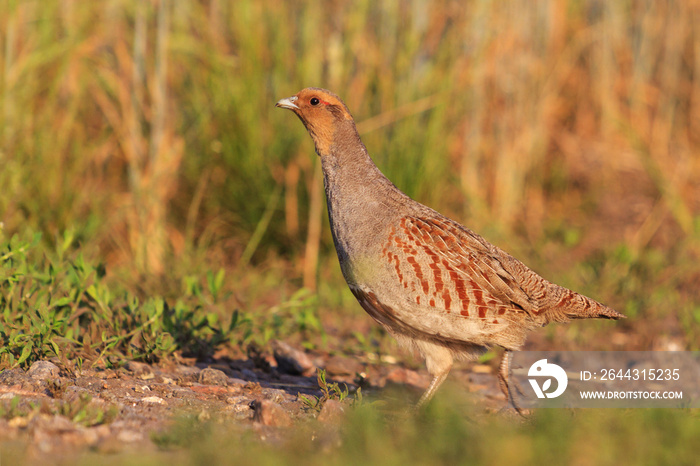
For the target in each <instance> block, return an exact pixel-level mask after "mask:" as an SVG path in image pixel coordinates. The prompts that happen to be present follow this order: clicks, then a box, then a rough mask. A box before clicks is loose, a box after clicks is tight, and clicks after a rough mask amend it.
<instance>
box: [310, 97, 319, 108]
mask: <svg viewBox="0 0 700 466" xmlns="http://www.w3.org/2000/svg"><path fill="white" fill-rule="evenodd" d="M309 102H310V103H311V105H314V106H315V105H318V104H319V103H320V102H321V101H320V100H318V98H316V97H312V98H311V100H310V101H309Z"/></svg>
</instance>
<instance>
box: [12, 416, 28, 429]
mask: <svg viewBox="0 0 700 466" xmlns="http://www.w3.org/2000/svg"><path fill="white" fill-rule="evenodd" d="M28 424H29V418H28V417H25V416H17V417H13V418H12V419H10V420H9V421H8V423H7V425H9V426H10V427H15V428H19V429H24V428H25V427H27V425H28Z"/></svg>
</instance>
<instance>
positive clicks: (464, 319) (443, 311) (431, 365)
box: [276, 88, 625, 408]
mask: <svg viewBox="0 0 700 466" xmlns="http://www.w3.org/2000/svg"><path fill="white" fill-rule="evenodd" d="M276 106H277V107H282V108H287V109H289V110H291V111H292V112H294V113H295V114H296V115H297V116H298V117H299V118H300V119H301V121H302V122H303V123H304V126H305V127H306V129H307V130H308V132H309V134H310V135H311V138H312V139H313V141H314V144H315V146H316V152H317V153H318V155H319V156H320V157H321V165H322V167H323V180H324V185H325V190H326V198H327V200H328V216H329V218H330V226H331V232H332V234H333V241H334V243H335V248H336V251H337V253H338V260H339V261H340V268H341V270H342V273H343V276H344V277H345V280H346V281H347V283H348V286H349V287H350V290H351V291H352V293H353V294H354V295H355V297H356V298H357V300H358V301H359V303H360V305H361V306H362V307H363V308H364V310H365V311H367V313H368V314H369V315H370V316H372V317H373V318H374V319H375V320H376V321H377V322H378V323H379V324H381V325H382V326H383V327H384V328H385V329H386V330H387V331H388V332H389V333H390V334H391V335H393V336H394V337H395V338H396V339H397V340H398V342H399V344H400V345H401V346H404V347H408V348H412V349H415V350H417V351H418V352H419V353H420V354H421V355H422V356H423V357H424V358H425V362H426V365H427V368H428V372H429V373H430V374H431V375H432V377H433V379H432V382H431V383H430V386H429V387H428V389H427V390H426V391H425V393H424V394H423V396H422V397H421V398H420V400H419V402H418V406H420V405H422V404H423V403H425V402H426V401H428V400H430V399H431V398H432V397H433V395H434V394H435V391H436V390H437V389H438V387H439V386H440V385H441V384H442V382H443V381H444V380H445V378H446V377H447V374H448V373H449V371H450V369H451V368H452V364H453V362H454V360H460V359H466V360H473V359H475V358H477V357H478V356H479V355H481V354H483V353H484V352H485V351H486V350H487V349H488V348H489V347H491V346H494V345H499V346H502V347H503V348H505V350H506V351H505V353H504V357H503V360H502V362H501V366H500V371H499V382H500V385H501V389H502V390H503V392H504V394H505V395H506V400H507V401H508V402H510V403H512V404H513V406H515V407H516V408H518V407H517V405H515V401H514V399H513V396H512V391H511V389H510V384H509V380H508V375H509V370H510V356H511V353H510V352H511V351H513V350H517V349H519V348H520V347H521V346H522V345H523V343H524V342H525V337H526V333H527V332H528V331H529V330H532V329H535V328H537V327H541V326H543V325H546V324H548V323H550V322H566V321H568V320H570V319H584V318H606V319H619V318H622V317H625V316H624V315H622V314H620V313H619V312H617V311H615V310H613V309H611V308H609V307H607V306H604V305H603V304H600V303H598V302H596V301H594V300H592V299H590V298H587V297H585V296H582V295H580V294H578V293H575V292H573V291H571V290H568V289H566V288H563V287H561V286H558V285H555V284H554V283H551V282H549V281H547V280H545V279H544V278H542V277H540V276H539V275H537V274H536V273H535V272H533V271H532V270H530V269H529V268H528V267H526V266H525V265H524V264H523V263H522V262H520V261H518V260H517V259H515V258H513V257H512V256H510V255H509V254H507V253H506V252H504V251H502V250H501V249H499V248H497V247H496V246H494V245H492V244H491V243H489V242H488V241H486V240H485V239H484V238H482V237H481V236H479V235H477V234H476V233H474V232H473V231H471V230H469V229H468V228H465V227H464V226H462V225H460V224H459V223H457V222H455V221H453V220H450V219H449V218H447V217H445V216H443V215H441V214H439V213H438V212H436V211H435V210H433V209H431V208H429V207H426V206H424V205H423V204H420V203H418V202H416V201H414V200H413V199H411V198H410V197H408V196H407V195H406V194H404V193H403V192H401V191H400V190H399V189H398V188H397V187H396V186H394V184H393V183H392V182H391V181H389V179H388V178H387V177H386V176H384V175H383V174H382V172H381V171H379V169H378V168H377V166H376V165H375V164H374V162H373V161H372V159H371V158H370V156H369V154H368V153H367V149H366V148H365V145H364V144H363V143H362V141H361V140H360V136H359V134H358V132H357V129H356V127H355V122H354V120H353V118H352V116H351V115H350V112H349V110H348V108H347V107H346V106H345V104H344V103H343V102H342V101H341V100H340V98H339V97H338V96H336V95H335V94H333V93H332V92H330V91H327V90H325V89H318V88H307V89H303V90H302V91H300V92H299V93H298V94H296V95H294V96H292V97H289V98H287V99H282V100H280V101H279V102H277V105H276Z"/></svg>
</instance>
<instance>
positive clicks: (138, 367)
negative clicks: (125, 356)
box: [124, 361, 151, 374]
mask: <svg viewBox="0 0 700 466" xmlns="http://www.w3.org/2000/svg"><path fill="white" fill-rule="evenodd" d="M124 367H125V368H126V370H128V371H129V372H134V373H136V374H144V373H147V372H151V367H150V366H149V365H148V364H146V363H143V362H138V361H128V362H127V363H126V365H125V366H124Z"/></svg>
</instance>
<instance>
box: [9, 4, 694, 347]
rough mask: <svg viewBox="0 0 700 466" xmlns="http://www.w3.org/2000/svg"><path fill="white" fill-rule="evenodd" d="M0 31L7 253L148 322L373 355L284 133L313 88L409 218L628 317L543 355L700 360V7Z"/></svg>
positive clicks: (443, 12)
mask: <svg viewBox="0 0 700 466" xmlns="http://www.w3.org/2000/svg"><path fill="white" fill-rule="evenodd" d="M2 9H3V12H2V15H0V44H1V46H0V122H1V124H0V222H2V223H1V224H0V225H1V226H0V236H2V237H3V238H5V239H7V238H10V237H12V236H13V235H15V234H17V235H20V236H21V235H30V234H33V233H36V232H39V233H42V237H41V238H42V239H41V245H42V246H41V247H44V248H47V249H56V248H59V249H61V250H63V249H71V250H74V251H79V252H80V254H82V255H84V256H85V257H89V258H91V260H94V261H98V262H99V263H101V264H103V266H104V270H105V273H106V278H105V280H108V281H110V282H113V283H117V284H118V285H115V286H118V287H121V288H123V289H126V290H129V292H130V293H134V294H135V295H137V296H142V297H145V296H152V295H156V294H157V295H159V296H164V297H165V298H166V299H170V298H173V297H182V296H190V295H197V294H198V293H199V294H202V293H204V294H207V293H208V297H207V299H203V300H202V301H201V303H200V305H201V307H202V308H203V309H205V310H206V311H207V312H213V313H215V314H217V315H220V316H221V318H222V319H226V318H230V316H231V314H232V313H233V311H234V310H238V311H239V312H241V313H242V315H245V316H247V318H248V319H250V320H251V321H255V319H267V320H265V322H268V323H269V322H272V324H269V325H267V324H266V325H263V326H261V327H260V328H258V330H250V329H249V331H248V332H247V333H246V334H245V335H239V337H240V338H241V339H245V338H253V339H254V338H261V339H262V340H265V339H267V338H271V337H273V336H278V335H280V332H283V331H284V329H287V333H288V334H289V338H292V339H293V338H298V339H300V340H302V341H303V342H304V344H305V345H306V346H314V345H315V344H316V343H314V341H316V340H314V338H319V335H321V336H322V337H323V338H324V339H332V338H335V337H337V338H338V339H339V340H338V341H345V342H349V343H346V344H347V345H350V346H352V345H354V346H355V347H359V348H362V347H363V346H362V345H374V346H376V345H377V344H378V343H377V341H379V342H382V341H383V334H382V332H381V331H380V330H379V329H378V328H376V326H373V325H372V324H371V319H369V318H368V317H366V316H365V315H364V313H363V312H362V311H361V309H360V307H359V305H357V304H356V303H355V302H354V298H353V297H352V295H351V294H350V293H349V291H347V290H346V288H345V286H344V283H343V280H342V277H341V275H340V270H339V267H338V266H337V260H336V258H335V252H334V250H333V245H332V240H331V236H330V232H329V229H328V225H327V223H328V221H327V218H326V212H325V205H324V204H325V200H324V197H323V189H322V181H321V176H320V166H319V161H318V158H317V156H316V155H315V153H314V151H313V144H312V142H311V139H310V138H309V136H308V135H307V133H306V131H305V130H304V128H303V126H302V125H301V123H300V122H299V121H298V120H297V119H296V118H295V117H294V116H293V115H291V114H290V113H289V112H284V111H281V110H279V109H275V108H274V103H275V102H276V101H277V100H278V99H280V98H283V97H289V96H291V95H293V94H295V93H296V92H297V91H299V90H300V89H301V88H304V87H308V86H318V87H324V88H328V89H331V90H332V91H334V92H335V93H337V94H338V95H339V96H341V98H343V99H344V100H345V102H346V104H347V105H348V107H349V108H350V111H351V112H352V113H353V115H354V117H355V119H356V121H357V123H358V128H359V131H360V133H361V136H362V138H363V140H364V142H365V144H366V145H367V147H368V149H369V152H370V154H372V155H373V158H374V160H375V162H376V163H377V165H378V166H379V167H380V168H381V169H382V170H383V171H384V173H385V174H386V175H387V176H388V177H389V178H390V179H391V180H392V181H394V182H395V184H396V185H397V186H398V187H399V188H401V189H402V190H403V191H405V192H406V193H407V194H409V195H410V196H412V197H414V198H415V199H417V200H419V201H421V202H423V203H425V204H427V205H429V206H431V207H433V208H435V209H437V210H439V211H440V212H442V213H444V214H446V215H448V216H451V217H453V218H455V219H456V220H458V221H460V222H461V223H463V224H465V225H467V226H469V227H470V228H472V229H474V230H475V231H477V232H478V233H480V234H481V235H482V236H485V237H486V238H487V239H488V240H490V241H491V242H493V243H495V244H497V245H499V246H500V247H502V248H503V249H505V250H507V251H508V252H510V253H511V254H513V255H515V256H516V257H518V258H520V259H522V260H523V261H524V262H526V263H527V264H528V265H529V266H531V267H532V268H534V269H535V270H536V271H538V272H539V273H540V274H542V275H544V276H545V277H546V278H548V279H550V280H552V281H555V282H557V283H560V284H562V285H565V286H568V287H571V288H573V289H575V290H577V291H580V292H583V293H585V294H588V295H590V296H592V297H594V298H596V299H598V300H600V301H602V302H605V303H607V304H609V305H611V306H612V307H615V308H616V309H618V310H620V311H622V312H623V313H625V314H627V315H628V316H629V317H630V319H628V320H627V321H625V322H624V323H621V324H617V325H616V326H613V325H610V324H608V325H603V324H598V323H591V324H585V325H584V324H581V323H578V324H575V325H571V326H556V327H555V326H552V328H551V329H550V328H547V329H546V330H544V331H543V332H542V333H541V334H540V337H539V338H540V340H541V341H540V343H539V344H537V345H536V346H537V347H538V348H539V349H545V347H546V346H547V344H549V343H551V344H552V345H556V346H557V347H558V348H560V349H574V348H581V347H586V348H596V349H606V348H608V349H612V347H613V346H614V348H616V349H622V348H625V349H643V348H644V349H648V348H649V349H650V348H654V349H698V348H699V346H698V341H700V329H699V327H700V29H699V27H698V25H700V2H697V1H683V2H681V1H679V2H659V1H605V0H569V1H559V2H547V1H536V2H517V1H507V2H486V1H471V2H461V1H436V2H429V1H425V0H378V1H374V0H373V1H369V0H360V1H357V2H343V1H332V2H323V1H317V0H292V1H287V2H282V3H281V2H278V1H268V0H237V1H234V2H230V1H223V0H200V1H194V0H191V1H190V0H178V1H167V0H152V1H136V0H133V1H132V0H105V1H101V2H84V1H77V0H62V1H60V2H59V1H30V0H26V1H15V0H8V1H6V2H4V3H3V7H2ZM201 283H205V284H206V283H208V284H209V286H208V287H207V286H204V285H201ZM205 288H206V290H205V291H202V289H205ZM207 290H208V291H207ZM220 291H221V292H220ZM319 307H320V309H319ZM198 309H199V308H198ZM270 319H272V320H270ZM261 328H264V329H265V332H266V333H264V335H263V336H262V337H261V336H260V335H262V333H261V332H262V330H260V329H261ZM368 332H369V333H368ZM367 335H370V336H372V338H373V340H372V342H368V341H367V340H368V339H369V337H368V336H367ZM341 337H342V338H341ZM348 338H349V340H348ZM537 338H538V337H535V340H534V341H535V342H537V341H538V340H537ZM324 341H326V340H324ZM263 342H264V341H263ZM548 342H549V343H548ZM325 344H330V343H325ZM344 344H345V343H344ZM341 346H342V345H341Z"/></svg>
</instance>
